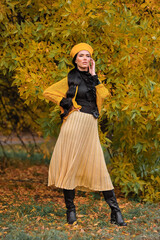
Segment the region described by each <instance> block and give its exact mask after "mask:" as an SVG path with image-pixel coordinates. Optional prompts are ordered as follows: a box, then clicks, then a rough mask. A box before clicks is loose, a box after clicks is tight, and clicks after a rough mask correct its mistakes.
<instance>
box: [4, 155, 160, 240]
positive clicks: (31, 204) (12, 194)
mask: <svg viewBox="0 0 160 240" xmlns="http://www.w3.org/2000/svg"><path fill="white" fill-rule="evenodd" d="M14 163H16V164H14ZM24 163H25V164H24ZM47 177H48V164H46V163H43V164H42V163H41V164H40V162H39V161H37V162H36V158H35V159H34V161H33V162H32V163H30V161H27V160H24V159H23V161H21V160H20V158H17V159H14V160H13V161H12V164H8V167H6V168H5V169H4V172H1V181H0V184H1V186H0V196H1V198H0V238H1V239H2V240H51V239H54V240H59V239H63V240H65V239H72V240H82V239H83V240H87V239H89V240H92V239H93V240H94V239H96V240H97V239H98V240H99V239H107V240H109V239H112V240H119V239H123V240H124V239H125V240H130V239H135V240H159V239H160V225H159V223H160V210H159V205H158V204H153V203H145V204H143V203H141V202H137V201H134V200H133V199H130V200H128V199H125V198H123V197H122V193H121V194H119V192H118V191H115V192H116V194H117V199H118V202H119V205H120V208H121V210H122V213H123V217H124V218H125V221H126V222H127V224H128V226H127V227H118V226H116V225H112V224H111V223H110V221H109V220H110V209H109V207H108V206H107V204H106V202H105V201H104V199H103V196H102V194H99V193H97V192H91V193H87V192H81V191H77V192H76V198H75V205H76V209H77V218H78V225H75V226H73V225H68V224H66V209H65V204H64V199H63V193H62V190H61V189H55V188H53V187H47Z"/></svg>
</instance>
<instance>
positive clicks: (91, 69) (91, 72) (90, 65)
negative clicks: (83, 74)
mask: <svg viewBox="0 0 160 240" xmlns="http://www.w3.org/2000/svg"><path fill="white" fill-rule="evenodd" d="M89 73H90V74H91V75H92V76H94V75H96V73H95V61H94V60H93V59H92V58H91V60H90V64H89Z"/></svg>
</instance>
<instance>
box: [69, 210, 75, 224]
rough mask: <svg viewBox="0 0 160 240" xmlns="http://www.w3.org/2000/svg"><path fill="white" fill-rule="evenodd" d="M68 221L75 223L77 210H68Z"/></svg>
mask: <svg viewBox="0 0 160 240" xmlns="http://www.w3.org/2000/svg"><path fill="white" fill-rule="evenodd" d="M67 222H68V223H69V224H74V223H76V222H77V218H76V212H75V211H71V212H67Z"/></svg>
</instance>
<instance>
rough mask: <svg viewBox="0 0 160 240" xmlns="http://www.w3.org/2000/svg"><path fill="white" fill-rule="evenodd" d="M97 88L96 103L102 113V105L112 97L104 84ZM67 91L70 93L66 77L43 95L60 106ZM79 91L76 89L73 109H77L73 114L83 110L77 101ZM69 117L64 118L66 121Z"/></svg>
mask: <svg viewBox="0 0 160 240" xmlns="http://www.w3.org/2000/svg"><path fill="white" fill-rule="evenodd" d="M95 88H96V102H97V107H98V111H99V113H100V112H101V107H102V103H103V101H104V99H105V98H106V97H107V96H109V95H110V93H109V91H108V89H107V88H105V87H104V85H103V84H102V83H100V84H99V85H97V86H96V87H95ZM67 91H68V78H67V77H65V78H63V79H62V80H61V81H59V82H57V83H54V84H53V85H51V86H50V87H48V88H47V89H46V90H45V91H44V92H43V95H44V97H45V98H46V99H48V100H50V101H52V102H54V103H56V104H58V105H59V104H60V101H61V100H62V98H64V97H66V92H67ZM77 91H78V86H77V88H76V94H75V96H74V98H73V99H72V102H73V107H74V108H75V109H73V110H72V111H71V112H70V113H72V112H73V111H75V110H76V109H81V108H82V107H81V106H80V105H78V104H77V102H76V101H75V99H76V95H77ZM61 112H62V113H63V108H62V107H61ZM70 113H69V114H70ZM67 117H68V115H67V116H66V117H64V120H66V119H67Z"/></svg>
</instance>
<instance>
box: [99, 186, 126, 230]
mask: <svg viewBox="0 0 160 240" xmlns="http://www.w3.org/2000/svg"><path fill="white" fill-rule="evenodd" d="M102 192H103V195H104V199H105V201H106V202H107V203H108V205H109V207H110V208H111V223H114V224H117V225H119V226H127V223H125V222H124V220H123V217H122V214H121V211H120V208H119V206H118V203H117V200H116V196H115V193H114V190H109V191H102Z"/></svg>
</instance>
